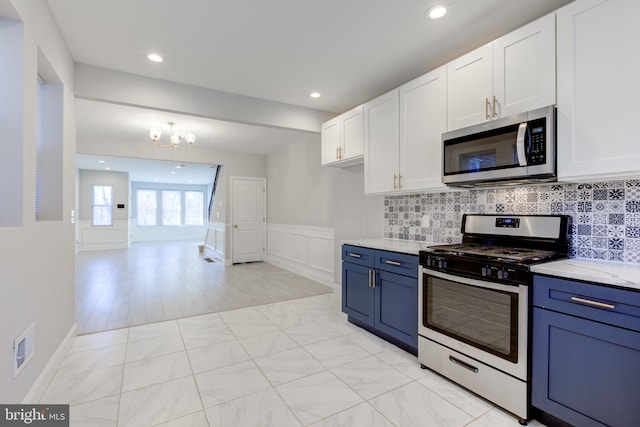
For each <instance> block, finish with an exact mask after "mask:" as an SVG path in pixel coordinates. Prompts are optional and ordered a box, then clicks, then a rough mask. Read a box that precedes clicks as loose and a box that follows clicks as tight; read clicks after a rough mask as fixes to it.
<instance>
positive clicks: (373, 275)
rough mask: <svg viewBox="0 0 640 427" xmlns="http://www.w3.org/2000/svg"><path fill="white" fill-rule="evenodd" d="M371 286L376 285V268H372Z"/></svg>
mask: <svg viewBox="0 0 640 427" xmlns="http://www.w3.org/2000/svg"><path fill="white" fill-rule="evenodd" d="M371 287H372V288H375V287H376V271H375V270H371Z"/></svg>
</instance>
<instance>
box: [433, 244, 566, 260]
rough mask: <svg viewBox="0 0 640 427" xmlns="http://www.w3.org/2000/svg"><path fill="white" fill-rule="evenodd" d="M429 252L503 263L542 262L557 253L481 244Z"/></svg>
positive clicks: (447, 247)
mask: <svg viewBox="0 0 640 427" xmlns="http://www.w3.org/2000/svg"><path fill="white" fill-rule="evenodd" d="M427 251H429V252H433V253H436V254H438V255H442V254H449V255H472V256H478V257H483V258H492V259H496V260H501V261H507V262H509V261H518V262H525V261H540V260H544V259H547V258H552V257H554V256H555V255H556V254H557V252H556V251H552V250H543V249H530V248H519V247H510V246H494V245H485V244H479V243H460V244H453V245H438V246H431V247H429V248H428V249H427Z"/></svg>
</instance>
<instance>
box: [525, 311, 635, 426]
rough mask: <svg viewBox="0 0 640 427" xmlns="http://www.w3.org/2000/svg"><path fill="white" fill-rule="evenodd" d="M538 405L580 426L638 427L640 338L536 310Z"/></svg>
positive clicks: (534, 351) (534, 350) (534, 384)
mask: <svg viewBox="0 0 640 427" xmlns="http://www.w3.org/2000/svg"><path fill="white" fill-rule="evenodd" d="M532 359H533V360H532V385H531V403H532V405H533V406H535V407H537V408H540V409H542V410H543V411H545V412H547V413H549V414H551V415H553V416H555V417H557V418H560V419H561V420H563V421H566V422H568V423H570V424H572V425H576V426H585V427H591V426H598V427H602V426H605V425H609V426H636V425H638V420H640V405H638V385H639V384H640V363H638V361H639V360H640V333H638V332H634V331H630V330H627V329H623V328H617V327H613V326H609V325H605V324H602V323H598V322H592V321H589V320H585V319H582V318H579V317H573V316H568V315H565V314H561V313H556V312H554V311H550V310H544V309H540V308H534V310H533V340H532Z"/></svg>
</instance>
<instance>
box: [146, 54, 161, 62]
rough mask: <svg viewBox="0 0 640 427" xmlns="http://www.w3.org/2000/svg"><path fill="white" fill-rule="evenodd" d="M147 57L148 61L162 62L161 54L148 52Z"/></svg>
mask: <svg viewBox="0 0 640 427" xmlns="http://www.w3.org/2000/svg"><path fill="white" fill-rule="evenodd" d="M147 58H149V61H153V62H162V56H160V55H158V54H157V53H150V54H149V55H147Z"/></svg>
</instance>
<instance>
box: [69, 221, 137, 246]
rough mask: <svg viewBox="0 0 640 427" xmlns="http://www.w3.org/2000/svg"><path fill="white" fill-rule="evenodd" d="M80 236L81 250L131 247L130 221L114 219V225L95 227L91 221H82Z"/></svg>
mask: <svg viewBox="0 0 640 427" xmlns="http://www.w3.org/2000/svg"><path fill="white" fill-rule="evenodd" d="M79 224H80V235H79V236H78V238H79V239H78V240H79V246H80V250H81V251H95V250H103V249H123V248H128V247H129V221H127V220H121V221H120V220H119V221H113V225H112V226H110V227H109V226H100V227H94V226H92V225H91V221H86V220H84V221H80V222H79Z"/></svg>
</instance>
